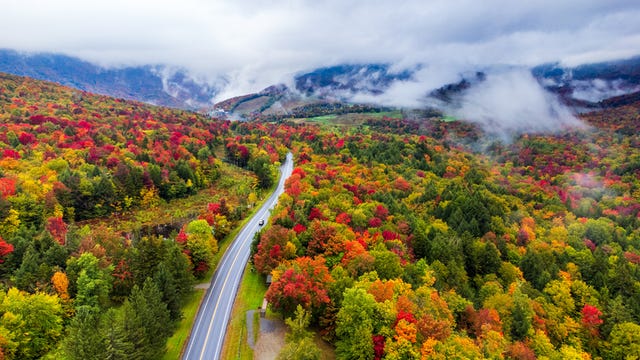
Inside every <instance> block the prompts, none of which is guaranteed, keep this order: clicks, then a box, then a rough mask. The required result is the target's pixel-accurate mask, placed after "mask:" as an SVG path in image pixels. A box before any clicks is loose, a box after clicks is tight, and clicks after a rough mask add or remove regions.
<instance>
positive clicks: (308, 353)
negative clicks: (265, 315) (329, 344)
mask: <svg viewBox="0 0 640 360" xmlns="http://www.w3.org/2000/svg"><path fill="white" fill-rule="evenodd" d="M285 322H286V323H287V325H288V326H289V333H287V335H286V336H285V342H286V345H285V346H284V348H282V351H281V352H280V354H279V355H278V358H277V359H278V360H319V359H320V349H319V348H318V346H317V345H316V344H315V343H314V342H313V333H311V332H310V331H308V330H307V327H308V326H309V323H310V322H311V313H309V312H308V311H306V310H305V309H304V308H303V307H302V306H301V305H298V307H297V308H296V313H295V317H294V318H288V319H287V320H286V321H285Z"/></svg>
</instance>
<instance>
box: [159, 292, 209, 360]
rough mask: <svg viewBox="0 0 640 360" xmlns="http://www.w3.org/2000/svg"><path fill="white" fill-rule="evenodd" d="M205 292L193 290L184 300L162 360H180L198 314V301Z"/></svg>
mask: <svg viewBox="0 0 640 360" xmlns="http://www.w3.org/2000/svg"><path fill="white" fill-rule="evenodd" d="M205 293H206V291H205V290H204V289H194V290H192V291H191V293H190V294H189V296H188V297H187V298H186V299H185V303H184V305H183V307H182V320H180V322H179V323H178V327H177V329H176V331H175V332H174V333H173V335H172V336H171V337H170V338H169V339H168V340H167V352H166V353H165V354H164V356H163V357H162V359H163V360H175V359H180V356H181V355H182V348H183V347H184V344H185V342H186V340H187V338H188V337H189V333H190V332H191V326H192V325H193V320H194V319H195V316H196V314H197V313H198V308H199V307H200V301H201V300H202V297H203V296H204V294H205Z"/></svg>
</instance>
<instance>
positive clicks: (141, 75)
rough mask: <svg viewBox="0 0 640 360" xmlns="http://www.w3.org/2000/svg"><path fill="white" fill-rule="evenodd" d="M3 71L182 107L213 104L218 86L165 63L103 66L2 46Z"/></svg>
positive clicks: (188, 107) (98, 91)
mask: <svg viewBox="0 0 640 360" xmlns="http://www.w3.org/2000/svg"><path fill="white" fill-rule="evenodd" d="M0 72H6V73H10V74H14V75H20V76H29V77H32V78H35V79H39V80H47V81H53V82H56V83H59V84H62V85H65V86H71V87H74V88H77V89H80V90H85V91H90V92H93V93H98V94H102V95H108V96H113V97H116V98H124V99H128V100H137V101H142V102H146V103H150V104H155V105H162V106H169V107H173V108H182V109H198V108H202V107H208V106H211V105H212V99H213V97H214V96H215V94H216V93H217V89H216V87H215V86H212V85H210V84H207V83H205V82H202V81H198V80H196V79H194V78H192V77H191V76H189V74H188V73H186V72H185V71H183V70H176V69H171V68H169V67H166V66H160V65H159V66H151V65H147V66H138V67H124V68H112V69H107V68H103V67H100V66H97V65H94V64H91V63H89V62H86V61H83V60H80V59H78V58H74V57H70V56H65V55H59V54H24V53H19V52H16V51H13V50H6V49H5V50H1V49H0Z"/></svg>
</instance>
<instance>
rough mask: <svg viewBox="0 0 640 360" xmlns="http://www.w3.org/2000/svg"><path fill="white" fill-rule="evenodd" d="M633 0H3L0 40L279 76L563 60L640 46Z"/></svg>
mask: <svg viewBox="0 0 640 360" xmlns="http://www.w3.org/2000/svg"><path fill="white" fill-rule="evenodd" d="M638 19H640V2H638V1H637V0H611V1H606V0H566V1H565V0H539V1H526V0H525V1H512V0H483V1H477V0H444V1H440V0H433V1H432V0H408V1H402V0H398V1H390V0H366V1H365V0H361V1H346V0H328V1H323V0H291V1H275V0H180V1H174V0H108V1H105V0H90V1H87V0H56V1H50V0H4V1H3V6H2V11H1V12H0V47H2V48H11V49H17V50H26V51H47V52H62V53H66V54H70V55H75V56H78V57H81V58H84V59H88V60H91V61H93V62H99V63H101V64H105V65H131V64H146V63H166V64H171V65H177V66H183V67H186V68H189V69H191V70H193V71H198V72H202V73H205V74H217V73H232V72H241V71H242V72H246V73H248V74H250V73H252V72H254V73H256V74H258V73H263V74H262V75H261V76H266V77H269V76H278V75H279V74H282V73H284V72H295V71H298V70H301V69H309V68H313V67H316V66H319V65H331V64H336V63H342V62H391V63H397V64H399V65H400V66H409V65H411V64H415V63H425V64H433V65H434V66H437V65H439V64H447V65H449V64H451V63H454V64H456V65H459V66H461V67H463V66H465V65H469V64H472V65H477V64H490V63H491V64H492V63H508V64H520V65H522V64H524V65H533V64H538V63H541V62H546V61H555V60H560V61H563V62H566V63H568V64H575V63H581V62H588V61H595V60H606V59H610V58H620V57H627V56H630V55H634V54H637V53H638V52H639V51H640V21H638Z"/></svg>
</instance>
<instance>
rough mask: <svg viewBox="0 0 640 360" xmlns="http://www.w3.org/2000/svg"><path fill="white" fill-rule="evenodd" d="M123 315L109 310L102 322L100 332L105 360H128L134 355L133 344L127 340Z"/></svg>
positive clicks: (114, 310)
mask: <svg viewBox="0 0 640 360" xmlns="http://www.w3.org/2000/svg"><path fill="white" fill-rule="evenodd" d="M121 315H122V314H121V313H120V312H118V311H117V310H116V309H113V308H112V309H109V310H108V311H107V312H106V313H105V314H104V316H102V319H101V321H100V332H101V333H102V336H103V340H104V345H105V346H104V347H105V352H104V359H105V360H128V359H130V358H131V357H130V355H131V354H132V353H133V344H132V343H131V342H130V341H129V340H128V339H127V333H126V332H125V329H124V320H123V319H122V316H121Z"/></svg>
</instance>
